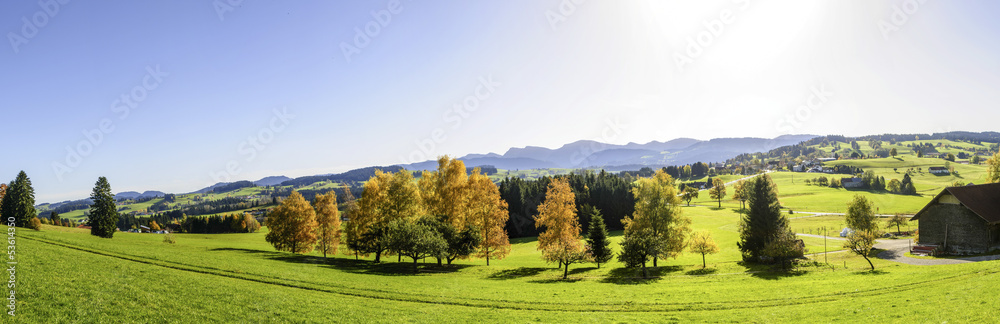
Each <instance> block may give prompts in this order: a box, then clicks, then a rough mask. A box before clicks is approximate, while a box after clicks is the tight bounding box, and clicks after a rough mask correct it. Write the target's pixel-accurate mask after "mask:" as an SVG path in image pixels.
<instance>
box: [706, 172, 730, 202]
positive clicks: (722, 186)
mask: <svg viewBox="0 0 1000 324" xmlns="http://www.w3.org/2000/svg"><path fill="white" fill-rule="evenodd" d="M708 195H709V196H710V197H712V199H715V200H718V201H719V208H722V198H726V183H725V182H723V181H722V179H719V178H715V179H712V189H709V190H708Z"/></svg>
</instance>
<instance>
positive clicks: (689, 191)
mask: <svg viewBox="0 0 1000 324" xmlns="http://www.w3.org/2000/svg"><path fill="white" fill-rule="evenodd" d="M695 198H698V188H695V187H684V192H683V193H681V199H683V200H684V201H685V202H687V205H688V206H691V200H694V199H695Z"/></svg>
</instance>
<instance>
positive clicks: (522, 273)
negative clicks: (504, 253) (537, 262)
mask: <svg viewBox="0 0 1000 324" xmlns="http://www.w3.org/2000/svg"><path fill="white" fill-rule="evenodd" d="M549 269H550V268H538V267H535V268H529V267H520V268H516V269H507V270H500V271H497V272H494V273H493V274H491V275H489V276H488V277H486V279H493V280H510V279H518V278H524V277H532V276H535V275H538V274H539V273H542V272H543V271H545V270H549Z"/></svg>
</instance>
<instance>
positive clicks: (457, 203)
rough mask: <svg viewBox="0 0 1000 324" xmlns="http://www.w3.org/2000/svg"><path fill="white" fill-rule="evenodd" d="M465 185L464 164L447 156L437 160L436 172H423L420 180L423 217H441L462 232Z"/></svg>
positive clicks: (465, 214)
mask: <svg viewBox="0 0 1000 324" xmlns="http://www.w3.org/2000/svg"><path fill="white" fill-rule="evenodd" d="M468 185H469V179H468V176H467V175H466V170H465V162H462V161H461V160H458V159H451V158H449V157H448V156H442V157H441V158H439V159H438V169H437V171H434V172H427V171H424V172H423V174H422V175H421V176H420V181H419V187H420V195H421V199H422V200H423V204H424V208H425V210H426V212H427V214H429V215H443V216H445V219H446V220H447V221H448V222H450V223H451V224H452V226H454V227H455V228H456V229H458V230H462V229H464V228H465V227H466V219H465V217H466V216H468V214H467V213H462V210H463V206H462V205H463V203H465V200H466V197H465V196H466V195H467V192H466V186H468Z"/></svg>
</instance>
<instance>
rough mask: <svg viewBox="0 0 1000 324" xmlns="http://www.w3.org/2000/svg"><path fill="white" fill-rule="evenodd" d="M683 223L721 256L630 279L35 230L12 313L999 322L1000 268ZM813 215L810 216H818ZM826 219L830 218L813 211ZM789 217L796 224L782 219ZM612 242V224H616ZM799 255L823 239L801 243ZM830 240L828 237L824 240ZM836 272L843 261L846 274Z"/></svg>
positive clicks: (612, 268) (511, 263)
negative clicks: (786, 256) (866, 256)
mask: <svg viewBox="0 0 1000 324" xmlns="http://www.w3.org/2000/svg"><path fill="white" fill-rule="evenodd" d="M683 213H684V214H685V215H687V216H688V217H690V218H691V219H692V227H693V228H694V229H695V230H704V231H709V232H711V233H712V235H713V238H714V239H715V240H716V241H717V242H718V243H719V246H720V248H721V251H720V253H718V254H715V255H709V256H708V268H707V269H705V270H701V257H700V256H699V255H693V254H689V253H685V254H684V255H682V256H681V257H680V258H678V259H675V260H660V267H659V268H658V269H656V270H654V271H653V273H655V274H657V275H658V278H654V279H649V280H642V279H638V278H637V277H636V275H637V273H636V271H635V270H631V269H624V268H622V267H621V265H620V264H618V263H617V262H611V263H610V264H606V265H602V266H601V268H600V269H597V268H596V267H595V266H594V265H592V264H583V265H573V266H572V267H571V268H570V279H569V280H561V279H560V276H561V271H560V270H558V269H556V267H555V265H554V264H546V263H544V262H543V261H542V260H541V258H540V256H539V252H538V251H536V249H535V246H536V244H535V241H534V239H531V238H528V239H516V240H513V242H512V251H511V255H510V256H509V257H508V258H506V259H504V260H499V261H497V260H494V261H492V262H491V265H490V266H486V265H485V262H484V261H483V260H468V261H458V262H457V264H456V265H453V266H450V267H448V266H446V267H438V266H436V265H434V264H433V263H431V262H430V261H429V260H428V262H429V263H427V264H422V265H421V270H422V272H421V273H420V274H417V275H413V274H410V273H409V271H410V266H411V265H410V264H409V263H408V262H405V261H406V260H404V262H403V263H396V262H395V258H394V257H389V258H387V259H388V260H389V261H390V262H384V263H382V264H377V265H376V264H372V263H370V262H369V261H367V260H365V259H364V258H362V260H357V261H356V260H354V257H353V256H344V255H337V256H336V257H333V258H331V259H328V260H324V259H323V258H322V257H321V256H319V255H317V254H315V253H313V254H311V255H293V254H290V253H284V252H275V251H274V250H273V248H271V246H270V245H268V244H267V243H266V242H265V241H264V233H262V232H259V233H254V234H216V235H200V234H175V235H176V237H177V243H176V244H166V243H163V242H162V236H161V235H156V234H136V233H118V234H116V235H115V238H114V239H111V240H107V239H100V238H96V237H93V236H90V235H89V233H88V232H87V231H83V230H77V229H67V228H57V227H50V226H46V227H45V228H44V230H43V231H41V232H35V231H25V230H22V231H19V232H18V235H19V236H18V239H19V240H18V255H19V256H20V257H21V259H20V260H19V261H20V267H21V268H19V269H20V270H19V274H20V276H19V280H21V282H20V287H21V288H20V289H19V290H18V302H19V308H18V312H19V313H18V319H19V322H21V321H20V320H27V321H26V322H36V321H37V322H69V321H76V320H81V319H85V321H101V322H115V321H143V322H146V321H152V322H170V321H184V322H231V321H240V322H246V321H253V322H260V321H279V322H343V321H349V322H358V321H361V322H399V321H415V322H445V321H448V322H452V321H473V320H475V321H490V322H535V321H539V322H580V321H586V322H608V321H615V322H630V323H631V322H664V321H699V322H704V321H712V322H716V321H727V322H735V321H739V322H744V321H758V322H773V321H777V322H786V321H792V322H795V321H797V322H802V321H809V322H815V321H847V320H852V321H856V320H863V321H878V322H894V321H905V322H913V321H917V322H944V321H950V322H956V321H957V322H966V321H972V322H982V321H988V320H990V319H994V318H997V317H998V316H1000V309H998V308H997V307H995V306H996V297H995V294H994V293H993V292H994V291H995V290H996V289H997V288H1000V280H998V279H1000V274H998V273H1000V267H997V264H998V262H983V263H972V264H960V265H949V266H933V267H917V266H908V265H903V264H897V263H893V262H889V261H882V260H875V261H874V262H875V264H876V267H877V268H878V269H879V270H878V271H876V272H874V273H873V272H869V271H865V270H864V269H865V268H866V267H867V263H866V262H865V261H864V260H863V259H861V258H860V257H856V256H853V255H851V254H849V253H835V254H830V255H828V257H829V259H830V263H831V264H833V266H832V267H830V266H826V265H823V264H819V265H806V266H803V267H800V268H799V269H798V270H796V271H793V272H780V271H774V270H773V269H771V268H770V267H768V266H749V265H744V264H743V263H741V262H738V261H739V258H740V257H739V252H738V250H737V249H736V244H735V242H736V240H737V239H738V235H737V234H736V225H735V224H736V220H737V219H738V217H739V216H738V214H736V213H735V212H733V211H732V210H730V209H712V208H707V207H686V208H683ZM816 221H820V220H818V219H817V220H816ZM822 221H823V222H827V221H834V220H822ZM795 224H801V221H799V220H798V219H796V220H793V225H795ZM614 234H615V236H614V237H613V241H614V242H615V244H613V246H614V247H615V248H617V241H618V240H619V239H620V237H619V236H618V235H620V233H614ZM806 243H807V248H808V249H809V250H810V251H809V252H822V239H813V238H806ZM838 245H839V244H835V243H832V242H831V243H830V247H831V250H832V249H834V248H839V246H838ZM845 266H846V268H845Z"/></svg>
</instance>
